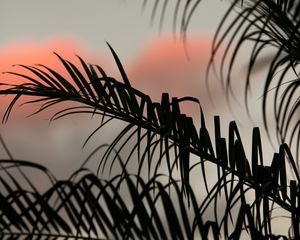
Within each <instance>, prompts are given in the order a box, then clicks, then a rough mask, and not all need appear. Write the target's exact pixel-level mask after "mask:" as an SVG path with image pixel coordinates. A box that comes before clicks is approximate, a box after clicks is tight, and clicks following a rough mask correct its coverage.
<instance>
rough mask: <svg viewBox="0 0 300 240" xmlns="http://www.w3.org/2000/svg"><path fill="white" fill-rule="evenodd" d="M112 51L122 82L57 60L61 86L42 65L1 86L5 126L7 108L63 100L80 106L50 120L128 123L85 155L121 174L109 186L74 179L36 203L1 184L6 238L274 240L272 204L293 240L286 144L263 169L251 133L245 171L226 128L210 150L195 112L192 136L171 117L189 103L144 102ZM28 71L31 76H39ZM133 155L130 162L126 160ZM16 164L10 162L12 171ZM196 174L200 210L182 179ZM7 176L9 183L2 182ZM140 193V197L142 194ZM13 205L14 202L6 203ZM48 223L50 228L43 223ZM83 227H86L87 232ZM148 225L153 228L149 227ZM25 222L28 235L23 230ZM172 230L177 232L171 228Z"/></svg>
mask: <svg viewBox="0 0 300 240" xmlns="http://www.w3.org/2000/svg"><path fill="white" fill-rule="evenodd" d="M111 51H112V53H113V56H114V58H115V60H116V64H117V66H118V68H119V70H120V73H121V76H122V78H123V82H119V81H117V80H115V79H114V78H111V77H108V75H107V74H106V73H105V72H104V70H103V69H102V68H101V67H100V66H96V65H88V64H86V63H85V62H84V61H83V60H82V59H81V58H79V61H80V63H81V67H82V69H83V70H79V68H78V67H76V66H75V65H74V64H73V63H71V62H69V61H67V60H65V59H63V58H62V57H61V56H58V58H59V60H60V61H61V62H62V64H63V65H64V67H65V69H66V71H67V72H68V73H69V78H68V79H66V78H64V77H62V75H60V74H59V73H57V72H55V71H54V70H53V69H50V68H48V67H46V66H39V67H35V68H33V67H25V66H24V67H25V68H26V69H27V70H29V71H30V72H31V74H33V75H34V77H29V76H27V75H22V76H21V77H23V78H25V80H27V81H28V82H26V83H21V84H19V85H15V86H10V85H8V86H7V88H5V87H4V88H3V89H1V90H0V94H3V95H6V94H10V95H15V96H16V97H15V98H14V99H13V100H12V103H11V105H10V106H9V108H8V109H7V111H6V114H5V116H4V120H7V117H8V116H9V114H10V112H11V109H12V107H13V106H14V104H15V103H16V100H18V99H19V98H20V97H22V96H33V97H35V99H34V100H31V101H34V102H39V101H41V102H43V103H44V104H43V105H42V107H41V110H44V109H46V108H48V107H50V106H52V105H55V104H56V103H58V102H63V101H73V102H75V103H79V104H80V106H78V107H70V108H67V109H65V110H62V111H59V112H58V113H57V114H55V115H54V118H59V117H63V116H65V115H68V114H72V113H74V112H75V113H90V114H100V115H103V116H104V119H102V122H101V124H100V127H99V128H101V127H102V126H103V125H104V124H106V120H105V117H109V119H108V120H107V121H110V119H113V118H116V119H120V120H122V121H124V122H126V123H127V124H128V125H127V126H126V127H125V128H124V130H123V131H121V132H120V133H119V135H118V136H117V138H116V139H115V140H114V141H113V142H112V143H111V144H104V145H100V146H99V148H97V149H95V151H94V153H92V154H91V156H92V155H93V154H95V152H97V151H98V149H100V148H104V147H106V148H107V151H106V152H105V153H104V155H103V156H102V160H101V161H100V163H99V171H100V169H101V168H102V169H105V168H106V165H107V164H110V168H112V167H113V165H114V164H115V162H116V163H117V162H119V163H120V164H121V167H122V169H123V171H122V173H121V175H118V176H116V177H114V178H112V179H111V180H107V181H104V182H103V181H102V180H99V179H98V177H96V176H95V175H93V174H88V175H87V176H88V177H87V178H88V180H86V178H85V177H83V178H82V180H80V181H79V182H78V181H75V180H72V179H69V180H67V181H59V182H56V183H54V184H53V187H51V188H50V189H49V191H47V192H46V193H45V194H46V195H45V194H44V195H43V194H38V192H37V190H34V188H32V189H33V191H32V190H30V191H24V190H22V187H21V186H19V185H18V184H16V183H14V184H15V185H16V186H17V189H16V190H17V191H21V193H20V192H17V193H15V191H14V190H13V189H12V188H11V187H10V185H11V184H10V183H8V182H7V181H6V180H3V181H2V183H3V186H4V188H5V189H6V191H7V193H6V195H3V194H2V197H1V199H3V204H4V205H3V206H6V208H5V209H3V210H2V213H1V214H2V215H3V216H4V215H5V217H3V218H0V219H4V220H2V222H1V224H3V225H2V227H3V229H6V228H8V229H10V230H9V231H10V232H9V233H8V234H12V233H13V232H14V231H15V230H19V231H20V232H26V231H27V232H28V231H29V232H30V231H31V232H32V231H33V233H36V232H38V233H39V234H42V233H41V232H44V231H46V232H47V234H50V232H52V231H54V232H56V234H58V235H59V234H71V235H72V234H74V231H73V229H75V233H76V235H77V236H79V237H82V236H83V235H84V233H87V234H90V235H89V236H88V237H91V238H92V237H94V236H95V237H98V236H100V235H101V234H104V235H103V236H104V237H111V236H112V237H113V238H119V237H124V236H126V238H134V237H136V236H138V237H142V236H143V237H145V238H146V239H147V238H152V237H154V238H156V236H157V238H158V239H159V238H160V237H163V236H165V235H166V236H168V235H169V234H170V236H171V237H172V238H177V237H178V238H179V239H185V238H186V237H187V238H189V237H190V236H194V234H195V231H198V233H199V234H200V235H201V236H202V237H203V238H204V239H205V238H206V237H207V236H208V232H211V233H212V234H213V236H214V238H215V239H218V237H219V234H220V232H221V229H223V230H224V236H225V237H226V238H238V237H239V236H240V235H241V234H242V233H243V232H244V229H246V230H249V233H250V235H251V236H261V235H264V236H265V237H267V236H269V237H270V236H275V235H274V233H273V230H272V224H271V221H272V220H271V219H272V212H273V207H274V205H276V207H279V208H281V209H282V210H283V211H285V212H286V213H287V214H288V215H290V217H291V219H292V227H293V234H294V236H296V237H298V236H299V231H298V230H297V229H298V228H297V227H296V225H297V224H298V223H299V217H298V215H297V214H296V215H295V211H297V201H298V200H297V199H298V198H299V196H298V195H299V194H298V193H299V190H298V189H299V182H300V176H299V173H298V170H297V167H296V163H295V161H294V159H293V157H292V154H291V153H290V150H289V148H288V146H287V145H286V144H282V145H281V146H280V149H279V152H278V153H275V154H274V157H273V160H272V164H271V165H270V166H265V165H264V162H263V159H262V146H261V140H260V134H259V130H258V129H257V128H255V129H254V130H253V136H252V140H253V141H252V159H251V165H250V163H249V161H248V159H250V158H248V157H247V156H246V154H245V151H244V147H243V143H242V139H241V137H240V134H239V131H238V128H237V125H236V124H235V122H231V123H230V125H229V128H228V131H229V135H228V136H229V137H228V139H227V140H226V139H225V138H223V137H222V135H221V128H220V120H219V118H218V117H215V136H214V139H215V141H214V142H213V141H212V140H211V139H212V138H211V136H210V134H209V131H208V130H207V129H206V124H205V117H204V114H203V112H202V111H201V109H200V112H201V126H200V129H199V131H198V130H197V129H196V127H195V125H194V123H193V120H192V118H190V117H188V116H186V115H185V114H182V113H181V112H180V102H181V101H193V102H196V103H197V104H199V103H198V100H197V99H194V98H190V97H186V98H183V99H177V98H172V99H171V100H170V98H169V96H168V94H167V93H165V94H163V95H162V100H161V103H155V102H152V101H151V99H150V97H149V96H147V95H145V94H143V93H142V92H140V91H138V90H136V89H134V88H132V87H131V84H130V82H129V80H128V78H127V76H126V73H125V70H124V69H123V67H122V64H121V62H120V60H119V59H118V57H117V55H116V53H115V52H114V51H113V50H112V49H111ZM36 69H39V70H38V72H36V71H37V70H36ZM11 74H16V73H11ZM40 74H42V75H40ZM136 137H137V138H136ZM132 138H134V139H136V140H137V142H136V144H134V145H131V149H132V150H131V151H129V154H128V155H127V157H125V159H126V160H125V161H124V160H121V159H120V157H119V156H122V157H123V154H122V152H121V151H122V149H123V148H125V146H126V144H128V143H130V140H131V139H132ZM134 152H136V153H137V154H136V155H134ZM157 153H158V154H157ZM191 155H194V156H196V157H198V160H197V161H196V162H195V163H192V160H191ZM111 157H112V158H111ZM133 160H135V161H136V163H137V164H136V165H137V167H138V169H137V175H135V178H136V181H132V180H131V179H132V178H131V176H130V175H129V174H127V164H128V162H129V161H133ZM86 161H88V159H87V160H86ZM16 163H17V162H14V161H9V164H11V165H12V166H13V165H14V164H16ZM207 163H212V164H213V165H214V166H215V167H216V173H217V181H216V183H215V184H213V185H212V186H211V184H210V183H209V182H208V178H207V176H206V166H207ZM287 163H288V164H290V165H291V166H292V168H291V169H292V173H293V175H292V176H294V177H289V176H287V167H286V164H287ZM3 164H6V162H3ZM18 164H19V163H17V165H18ZM20 164H21V163H20ZM161 164H166V166H167V169H168V172H167V177H166V181H160V180H159V179H160V178H159V174H160V172H159V167H160V166H161ZM197 166H200V167H199V168H198V170H199V169H201V171H202V178H203V184H204V186H205V187H206V192H207V197H206V198H205V199H204V201H203V203H201V204H199V203H198V200H197V196H196V194H195V192H196V191H195V189H194V188H195V186H193V183H191V181H190V174H191V173H192V172H194V171H196V170H195V169H197ZM145 167H148V182H147V183H146V182H144V180H142V179H143V178H142V176H141V174H140V173H141V171H142V169H143V168H145ZM176 167H177V168H178V169H179V172H180V181H179V182H176V181H174V180H173V176H172V175H173V171H174V169H175V168H176ZM2 169H4V170H5V171H4V172H5V173H6V174H7V169H8V168H7V167H5V166H4V167H2ZM8 176H9V178H10V179H13V177H12V176H11V175H8ZM90 178H92V179H93V180H90ZM1 179H3V178H1ZM28 180H29V179H28V178H27V181H28ZM14 182H15V181H14ZM29 182H30V180H29ZM124 182H126V184H127V187H128V189H129V193H130V196H131V197H132V201H133V202H134V205H135V206H136V207H138V209H136V210H134V213H132V212H131V209H130V208H128V207H127V205H126V203H125V202H124V201H123V199H122V197H121V196H120V192H119V190H120V187H121V185H122V184H124ZM151 184H152V185H151ZM31 185H32V184H31ZM82 186H84V187H82ZM94 187H96V189H98V190H96V192H97V194H96V195H93V196H91V199H89V197H88V196H90V195H88V194H89V193H88V192H86V191H87V189H88V191H90V189H91V188H94ZM144 188H146V189H144ZM172 188H174V189H175V196H176V197H175V199H177V200H178V203H177V205H178V204H179V209H180V211H179V213H178V212H177V209H176V207H175V206H173V204H174V200H173V197H172V199H171V196H172V195H170V193H169V192H168V191H170V189H172ZM291 190H293V191H294V192H292V191H291ZM107 191H109V192H107ZM143 191H145V192H144V193H143ZM150 191H151V192H152V193H153V194H154V195H153V196H154V198H153V199H152V200H151V201H150V200H149V199H148V197H150V195H149V194H150V193H149V194H148V192H150ZM251 192H252V196H253V195H254V198H253V197H252V200H251V198H248V195H249V194H250V196H251ZM11 194H12V195H14V196H15V194H16V195H17V196H22V199H23V198H25V199H26V200H25V201H26V204H27V205H26V204H25V203H22V202H21V203H20V201H21V200H16V199H15V198H13V197H12V195H11ZM53 194H54V195H55V196H57V197H56V199H58V200H56V201H55V202H56V204H55V208H54V210H53V206H49V202H48V200H49V201H50V199H51V201H52V200H53V198H52V197H53ZM111 194H112V195H111ZM83 196H85V198H83ZM95 198H96V199H95ZM100 198H103V201H104V203H105V204H106V206H107V209H108V211H109V214H110V215H109V216H108V215H106V213H105V209H104V208H103V206H102V204H98V205H97V204H96V202H97V201H98V200H99V199H100ZM17 199H18V198H17ZM143 199H144V200H143ZM145 199H147V202H148V203H149V204H150V203H151V204H152V205H153V204H154V205H155V204H156V202H157V201H160V202H161V204H162V207H163V209H164V212H165V217H166V221H167V224H168V225H167V227H162V228H161V227H158V225H160V222H161V221H160V220H159V218H158V217H156V216H151V215H149V214H150V213H149V212H148V210H149V207H150V209H151V212H152V213H153V214H155V211H157V213H158V212H159V211H158V210H155V207H154V206H152V205H151V204H150V205H145V204H146V203H144V202H143V201H145ZM15 200H16V201H18V203H15V202H14V201H15ZM221 200H223V201H224V202H226V207H225V208H222V209H220V210H218V207H217V206H218V203H220V201H221ZM89 201H91V202H89ZM73 203H74V204H75V206H74V205H73ZM148 203H147V204H148ZM186 204H187V205H186ZM66 205H68V207H66ZM96 205H97V206H96ZM11 206H16V207H17V208H20V209H23V210H22V211H23V212H24V211H25V212H26V214H25V215H26V217H23V215H22V216H21V217H18V218H15V217H17V215H18V214H21V213H20V212H18V211H17V210H16V209H11ZM76 206H77V207H76ZM78 206H81V207H82V209H81V210H79V209H78ZM85 206H86V207H85ZM189 206H191V207H193V208H192V209H193V210H192V211H193V212H194V220H193V221H192V222H193V224H194V225H191V222H190V220H188V219H189V218H188V217H187V216H189V214H188V213H187V211H189V210H187V209H190V208H189ZM43 207H45V209H43ZM57 207H58V208H57ZM92 207H94V208H95V207H96V208H97V209H98V210H99V216H97V217H96V215H94V214H92V213H91V212H90V209H92ZM186 207H187V208H186ZM152 208H153V209H152ZM211 208H214V209H215V212H214V214H213V215H214V219H213V221H208V222H206V223H204V220H203V219H202V217H203V216H204V215H205V213H207V212H208V211H210V209H211ZM237 208H240V211H239V214H238V215H236V209H237ZM7 209H10V210H7ZM107 209H106V210H107ZM133 209H134V208H133ZM98 210H97V211H98ZM22 211H21V212H22ZM28 211H29V212H34V213H35V215H38V217H37V218H35V219H33V220H32V219H31V218H30V217H29V216H30V214H29V215H28V213H27V212H28ZM60 211H62V212H63V213H64V214H65V215H64V216H67V219H69V221H68V222H66V220H65V218H63V217H62V215H60V214H59V212H60ZM220 211H221V212H220ZM262 213H263V214H262ZM178 214H179V215H178ZM25 215H24V216H25ZM133 216H134V217H133ZM179 216H180V217H179ZM49 217H51V220H48V219H47V218H49ZM22 218H24V221H25V218H26V221H25V222H26V223H25V222H22V220H13V219H22ZM241 219H244V221H242V220H241ZM245 219H247V220H245ZM254 219H257V220H254ZM137 220H138V223H137V222H136V221H137ZM235 220H236V223H235ZM89 221H91V222H92V224H88V223H89ZM152 221H155V224H154V223H153V222H152ZM180 221H183V225H180ZM205 221H206V220H205ZM28 222H29V223H30V226H31V227H29V226H28ZM150 222H151V224H150ZM242 222H244V223H246V224H243V223H242ZM69 224H71V225H69ZM154 225H155V226H154ZM179 225H180V227H178V226H179ZM26 226H27V227H26ZM70 226H72V228H71V227H70ZM95 226H97V227H98V228H96V227H95ZM146 226H147V227H146ZM32 227H33V228H32ZM141 227H142V228H145V227H146V229H147V231H146V230H145V231H142V230H141ZM32 229H33V230H32ZM97 229H100V232H101V234H100V233H98V230H97ZM166 229H168V230H166ZM31 232H30V234H31ZM5 233H6V232H5ZM101 236H102V235H101Z"/></svg>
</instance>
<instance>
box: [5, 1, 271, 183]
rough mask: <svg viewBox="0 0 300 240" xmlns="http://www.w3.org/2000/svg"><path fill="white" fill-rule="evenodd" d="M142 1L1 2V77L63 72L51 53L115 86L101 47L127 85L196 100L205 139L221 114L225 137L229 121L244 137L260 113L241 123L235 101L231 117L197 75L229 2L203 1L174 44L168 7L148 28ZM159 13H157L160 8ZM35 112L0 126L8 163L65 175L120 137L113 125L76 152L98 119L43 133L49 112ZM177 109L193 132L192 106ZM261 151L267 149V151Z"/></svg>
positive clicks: (214, 86)
mask: <svg viewBox="0 0 300 240" xmlns="http://www.w3.org/2000/svg"><path fill="white" fill-rule="evenodd" d="M142 2H143V1H141V0H130V1H129V0H127V1H126V0H89V1H82V0H64V1H61V0H52V1H40V0H26V1H17V0H1V1H0V30H1V36H0V71H1V72H9V71H23V70H22V69H21V68H20V67H17V66H14V65H16V64H25V65H26V64H27V65H34V64H38V63H42V64H45V65H47V66H50V67H53V68H54V69H56V70H57V71H59V72H60V71H62V72H63V71H64V70H63V68H62V66H61V65H60V64H59V61H58V59H57V58H56V57H55V55H54V54H53V52H57V53H58V54H60V55H62V56H63V57H64V58H66V59H68V60H71V61H74V62H75V63H76V62H77V63H78V59H76V56H75V55H76V54H77V55H80V56H81V57H83V58H84V59H85V60H86V61H87V62H89V63H95V64H99V65H101V66H102V67H103V68H104V69H105V70H106V71H107V72H108V73H109V74H111V76H113V77H115V78H117V79H120V76H119V74H118V71H117V67H116V65H115V63H114V61H113V57H112V55H111V53H110V51H109V49H108V46H107V44H106V41H107V42H109V43H110V44H111V46H112V47H113V48H114V50H115V51H116V52H117V54H118V56H119V58H120V59H121V61H122V63H123V65H124V67H125V70H126V72H127V74H128V76H129V79H130V81H131V84H132V85H133V86H134V87H136V88H137V89H139V90H141V91H143V92H145V93H146V94H149V95H150V96H151V97H152V98H153V100H156V101H160V96H161V93H163V92H169V93H170V95H171V96H177V97H184V96H193V97H196V98H198V99H199V100H200V103H201V106H202V108H203V110H204V113H205V115H206V122H207V125H208V126H209V127H210V132H211V133H212V134H213V128H212V122H213V116H214V115H220V116H221V123H222V125H223V132H224V135H225V136H226V134H227V127H228V123H229V121H231V120H236V121H237V122H238V126H239V128H240V131H241V135H242V137H244V138H245V139H248V138H249V137H251V133H252V130H251V129H252V127H253V126H256V125H261V118H260V117H259V116H261V114H260V109H259V108H254V112H253V115H252V117H253V120H254V123H253V122H251V121H250V120H249V118H248V117H247V116H246V112H245V107H244V105H243V102H242V101H240V102H232V103H231V104H232V105H231V108H232V109H233V111H231V110H230V108H229V107H228V103H227V102H226V99H225V94H224V92H223V90H222V89H221V87H220V82H218V80H217V78H216V77H214V76H213V77H212V78H211V79H210V81H209V89H210V91H211V93H213V99H214V101H213V102H211V100H210V99H209V94H208V91H207V87H206V85H205V78H204V73H205V70H206V67H207V62H208V59H209V56H210V48H211V42H212V38H213V36H214V33H215V31H216V29H217V26H218V24H219V22H220V20H221V17H222V16H223V14H224V12H225V11H226V9H227V7H228V2H226V1H220V0H209V1H208V0H203V1H202V2H201V3H200V5H199V7H198V8H197V10H196V11H195V13H194V15H193V17H192V19H191V21H190V24H189V27H188V29H187V32H186V36H187V41H186V45H183V43H182V41H180V33H179V31H178V30H179V26H177V27H176V28H175V30H176V31H175V34H174V31H173V25H172V24H173V21H172V16H173V10H174V6H172V5H171V6H170V7H169V11H167V12H166V14H165V18H164V21H163V25H162V26H160V21H159V20H160V15H159V14H160V12H159V11H157V14H156V16H155V17H154V20H153V21H151V14H152V9H153V3H154V1H147V2H148V4H147V5H146V6H145V8H144V9H143V4H142ZM161 2H163V1H161ZM169 2H170V1H169ZM158 9H159V10H161V6H159V7H158ZM187 56H188V57H187ZM241 59H242V58H241ZM238 67H239V68H238V69H237V74H236V75H237V79H238V80H239V77H240V76H241V74H242V69H243V62H242V61H241V64H240V65H239V66H238ZM1 81H4V82H7V81H8V82H14V83H16V82H19V81H20V79H18V78H16V77H14V76H11V75H9V74H2V76H1ZM235 84H236V87H237V88H236V89H235V93H236V95H237V98H238V99H243V92H242V91H241V89H242V87H243V84H242V82H241V81H236V83H235ZM260 90H261V89H260ZM253 92H254V96H253V102H252V103H254V104H257V103H258V102H259V97H260V96H261V95H259V91H257V92H255V91H253ZM8 100H9V98H5V99H3V100H2V103H3V104H2V106H7V104H8V102H9V101H8ZM34 109H35V106H34V105H33V106H24V107H16V108H15V109H14V111H13V114H12V116H11V118H10V119H9V121H8V123H7V124H4V125H2V126H1V132H2V137H3V138H4V140H5V141H6V143H7V145H8V147H9V149H10V151H11V152H12V153H13V156H14V157H15V158H23V159H24V158H25V159H30V160H33V161H36V162H39V163H41V164H45V165H47V167H48V168H49V169H50V170H51V171H53V172H54V174H55V175H56V176H58V178H63V177H66V176H68V175H69V174H71V173H72V172H73V171H74V170H76V169H77V168H78V167H79V166H80V165H81V162H82V159H85V158H86V157H87V156H88V154H89V153H90V152H91V151H92V150H93V147H95V146H97V144H99V143H103V139H105V141H107V142H109V141H110V140H112V139H113V137H114V134H116V133H118V131H119V130H120V124H119V123H114V124H115V125H112V127H111V128H109V129H108V130H107V132H106V133H103V132H101V133H98V134H96V135H95V139H94V142H93V143H92V144H91V145H88V146H87V147H86V148H85V149H83V150H81V146H82V143H83V142H84V140H85V139H86V137H87V136H88V135H89V134H90V133H91V132H92V131H93V130H94V129H95V127H97V126H98V124H99V123H98V122H97V121H99V120H95V119H94V120H91V119H90V118H89V117H82V116H80V117H79V116H78V117H76V118H71V119H69V118H67V119H65V120H59V121H56V122H54V123H51V124H50V126H49V116H51V114H50V113H49V112H46V113H42V114H40V115H38V117H36V118H34V117H33V118H26V115H28V113H31V112H33V111H34ZM183 109H184V112H185V113H187V114H189V115H191V116H193V118H194V122H195V123H196V124H198V125H199V116H200V113H199V108H198V106H195V105H193V104H189V105H186V106H184V107H183ZM4 110H5V107H1V109H0V113H1V112H2V114H3V111H4ZM112 133H114V134H112ZM264 139H265V138H264ZM265 142H268V141H265ZM245 145H246V146H249V147H248V149H246V152H247V151H248V153H250V143H248V142H245ZM265 148H267V149H271V148H270V146H265ZM269 157H270V156H269Z"/></svg>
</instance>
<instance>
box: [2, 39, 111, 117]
mask: <svg viewBox="0 0 300 240" xmlns="http://www.w3.org/2000/svg"><path fill="white" fill-rule="evenodd" d="M53 52H56V53H58V54H59V55H60V56H62V57H63V58H64V59H67V60H69V61H71V62H73V63H75V64H76V63H77V64H76V66H80V62H79V60H78V58H77V57H76V55H79V56H80V57H81V58H83V59H84V60H85V61H87V63H98V64H100V65H102V66H103V65H104V66H107V65H108V64H107V62H106V61H105V60H104V58H102V56H101V58H100V57H99V56H96V55H95V54H94V55H93V54H90V53H89V51H88V50H87V49H86V48H85V47H84V46H83V44H81V43H80V42H78V41H75V40H73V39H67V38H65V39H63V38H56V39H50V40H47V41H19V42H15V43H11V44H8V45H6V46H4V47H2V48H0V71H1V72H17V73H23V74H26V75H30V76H33V75H32V74H31V73H30V72H29V71H27V70H25V69H23V68H22V67H20V66H17V65H18V64H22V65H27V66H34V65H36V64H43V65H46V66H47V67H50V68H52V69H54V70H55V71H57V72H58V73H60V74H61V75H62V76H64V77H65V78H67V79H68V78H70V77H69V75H68V73H67V71H66V70H65V69H64V67H63V65H62V64H61V62H60V61H59V59H58V58H57V56H56V55H55V54H53ZM79 68H80V67H79ZM0 80H1V82H2V83H3V82H4V83H11V84H17V83H21V82H24V81H26V80H25V79H23V78H21V77H18V76H15V75H11V74H3V75H2V76H1V79H0ZM11 99H12V97H11V96H6V97H1V108H0V113H1V114H0V117H1V118H2V116H3V114H4V111H5V109H6V107H7V106H8V104H9V103H10V100H11ZM22 102H24V101H22V99H20V101H19V104H21V103H22ZM17 105H18V104H17ZM17 105H16V107H15V109H14V110H13V111H12V117H11V119H10V121H11V120H18V119H22V121H24V116H26V115H28V114H30V113H32V112H34V111H35V110H37V109H38V106H23V107H20V108H19V107H17ZM47 115H48V116H51V115H49V114H47ZM39 117H41V115H39Z"/></svg>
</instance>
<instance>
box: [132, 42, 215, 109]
mask: <svg viewBox="0 0 300 240" xmlns="http://www.w3.org/2000/svg"><path fill="white" fill-rule="evenodd" d="M211 42H212V39H211V38H209V37H194V38H189V39H188V40H187V42H186V45H184V44H183V42H182V41H175V40H174V39H173V38H172V37H168V38H162V39H157V40H154V41H151V42H149V43H148V44H146V45H145V47H144V49H142V51H140V54H139V55H138V56H137V57H136V58H135V59H134V60H133V61H132V62H131V64H130V65H129V67H128V68H127V69H128V75H129V76H130V79H132V82H133V85H134V86H135V87H136V88H138V89H140V90H142V91H143V92H145V93H147V94H149V95H150V96H151V97H152V98H153V99H155V100H156V101H160V98H161V94H162V93H163V92H168V93H169V94H170V97H172V96H173V97H175V96H176V97H185V96H193V97H196V98H198V99H200V102H201V105H203V106H206V105H211V103H210V102H209V100H208V93H207V91H206V87H205V71H206V68H207V64H208V61H209V58H210V55H211ZM185 110H186V111H185V112H187V113H189V114H191V113H192V112H193V111H194V109H189V108H185Z"/></svg>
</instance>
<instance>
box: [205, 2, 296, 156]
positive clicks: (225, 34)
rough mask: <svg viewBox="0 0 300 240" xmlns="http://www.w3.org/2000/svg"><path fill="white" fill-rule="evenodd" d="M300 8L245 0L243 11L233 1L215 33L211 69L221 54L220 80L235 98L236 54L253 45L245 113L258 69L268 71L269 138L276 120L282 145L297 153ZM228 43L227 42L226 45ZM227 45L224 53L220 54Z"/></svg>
mask: <svg viewBox="0 0 300 240" xmlns="http://www.w3.org/2000/svg"><path fill="white" fill-rule="evenodd" d="M299 9H300V2H299V1H289V0H284V1H277V0H267V1H256V0H253V1H252V0H248V1H243V4H242V6H241V5H240V1H238V0H236V1H234V2H233V3H232V5H231V6H230V8H229V10H228V11H227V13H226V14H225V16H224V17H223V19H222V22H221V24H220V26H219V28H218V30H217V32H216V34H215V38H214V43H213V47H212V57H211V61H210V66H209V69H211V68H212V67H213V64H214V57H215V55H216V54H217V53H219V52H220V51H222V52H223V53H222V55H223V56H222V64H221V67H220V72H219V76H220V78H221V81H222V83H223V86H226V88H225V89H226V91H227V94H229V95H234V93H233V91H232V90H231V87H232V81H233V79H232V71H233V68H234V66H235V65H236V62H237V59H238V58H239V56H238V54H239V53H240V52H242V50H243V49H247V48H249V46H250V48H251V52H250V54H249V59H248V61H247V69H246V76H245V88H244V96H245V103H246V107H247V111H248V112H249V105H248V101H249V94H250V93H251V86H252V80H251V79H253V75H255V73H256V72H255V70H256V67H257V66H260V68H261V67H263V68H264V69H266V71H265V76H266V77H265V80H263V81H264V82H263V93H262V94H263V97H262V113H263V121H264V125H265V127H266V130H267V132H268V135H269V138H272V137H271V133H270V127H269V122H270V121H271V120H272V121H274V120H275V122H276V131H277V139H278V141H279V142H280V143H283V142H286V141H289V143H290V146H292V145H295V147H296V148H298V145H297V143H298V142H299V140H298V139H299V124H298V117H297V115H298V96H297V89H298V82H299V80H298V71H299V70H298V68H299V67H298V65H299V64H298V62H299V54H298V50H299V43H300V38H299V31H298V30H299V24H300V19H299ZM226 23H227V24H226ZM226 40H227V42H228V43H225V42H226ZM223 45H225V46H226V47H225V50H221V46H223ZM291 75H293V77H291ZM291 79H294V80H291ZM269 104H272V105H273V116H274V118H273V119H269V118H268V116H267V114H268V111H267V110H268V108H269ZM297 152H298V150H297ZM297 155H298V154H297Z"/></svg>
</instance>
